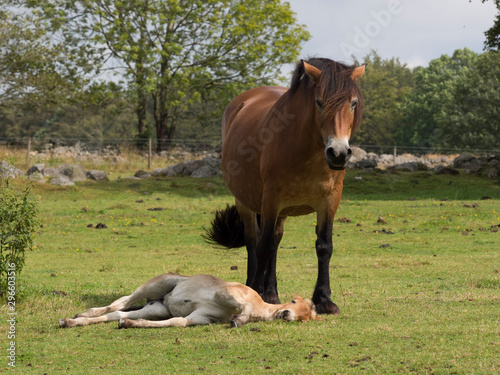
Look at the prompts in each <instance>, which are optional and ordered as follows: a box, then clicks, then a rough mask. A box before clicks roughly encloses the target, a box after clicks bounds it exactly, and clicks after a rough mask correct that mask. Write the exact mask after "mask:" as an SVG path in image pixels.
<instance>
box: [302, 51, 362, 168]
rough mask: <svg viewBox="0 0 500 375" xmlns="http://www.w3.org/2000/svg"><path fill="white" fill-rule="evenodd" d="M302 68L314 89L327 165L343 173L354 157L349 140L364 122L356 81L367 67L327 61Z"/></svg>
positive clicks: (316, 120) (315, 116)
mask: <svg viewBox="0 0 500 375" xmlns="http://www.w3.org/2000/svg"><path fill="white" fill-rule="evenodd" d="M302 64H303V72H305V74H307V76H308V77H309V80H310V83H309V87H310V88H311V89H313V88H314V91H313V90H311V91H313V92H314V98H311V100H314V104H313V105H314V107H315V108H314V119H315V123H316V125H317V127H318V128H319V131H320V133H321V137H322V138H323V142H324V144H325V157H326V162H327V164H328V167H330V169H333V170H343V169H344V168H345V165H346V163H347V161H348V160H349V159H350V158H351V155H352V150H351V148H350V146H349V140H350V139H351V136H352V135H353V133H354V131H355V130H356V129H357V127H358V126H359V123H360V121H361V111H362V97H361V92H360V90H359V87H358V85H357V82H356V81H357V80H358V79H359V78H360V77H361V76H362V75H363V73H364V72H365V66H366V65H361V66H359V67H357V68H356V67H353V66H346V65H343V64H340V63H336V62H334V61H332V60H327V59H311V60H310V63H307V62H305V61H302ZM313 64H314V65H316V66H314V65H313ZM311 83H312V86H311ZM311 105H312V103H311Z"/></svg>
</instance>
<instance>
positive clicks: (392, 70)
mask: <svg viewBox="0 0 500 375" xmlns="http://www.w3.org/2000/svg"><path fill="white" fill-rule="evenodd" d="M364 62H366V63H368V69H366V72H365V74H364V75H363V79H361V80H360V82H359V85H360V87H361V91H362V92H363V97H364V101H365V110H364V112H363V126H362V127H361V128H360V130H359V132H358V133H357V134H356V135H355V138H354V139H353V142H356V143H358V144H364V145H393V144H395V140H394V137H395V134H396V131H397V129H398V127H399V126H400V122H401V112H400V111H399V110H398V108H399V106H400V105H401V104H402V102H403V101H404V98H405V97H406V96H407V95H408V94H409V93H410V92H411V89H412V87H413V76H412V71H411V70H410V69H409V68H408V67H407V66H406V64H402V63H401V62H400V61H399V60H398V59H395V58H392V59H390V60H383V59H382V58H381V57H380V56H379V55H378V54H377V52H375V51H372V52H371V53H370V54H369V55H367V56H366V57H365V59H364ZM356 64H357V65H359V62H357V63H356Z"/></svg>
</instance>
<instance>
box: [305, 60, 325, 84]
mask: <svg viewBox="0 0 500 375" xmlns="http://www.w3.org/2000/svg"><path fill="white" fill-rule="evenodd" d="M302 64H303V65H304V70H305V71H306V74H307V75H308V76H309V78H311V79H312V80H313V82H314V83H315V84H316V85H317V84H319V79H320V77H321V70H319V69H318V68H316V67H315V66H312V65H311V64H308V63H306V62H305V61H304V60H302Z"/></svg>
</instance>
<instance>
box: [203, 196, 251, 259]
mask: <svg viewBox="0 0 500 375" xmlns="http://www.w3.org/2000/svg"><path fill="white" fill-rule="evenodd" d="M201 236H202V237H203V238H204V239H205V241H206V242H208V243H210V244H212V245H220V246H224V247H227V248H228V249H236V248H238V247H242V246H245V235H244V225H243V220H241V217H240V214H239V213H238V210H237V209H236V206H234V205H233V206H229V205H227V207H226V208H225V209H223V210H218V211H216V212H215V218H214V219H213V220H212V227H211V228H209V229H206V230H205V233H204V234H202V235H201Z"/></svg>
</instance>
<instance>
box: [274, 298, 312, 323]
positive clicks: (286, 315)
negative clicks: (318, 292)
mask: <svg viewBox="0 0 500 375" xmlns="http://www.w3.org/2000/svg"><path fill="white" fill-rule="evenodd" d="M275 319H283V320H288V321H291V320H298V321H301V322H307V321H308V320H316V319H319V318H318V317H317V316H316V309H315V307H314V304H313V303H312V302H311V301H310V300H304V299H303V298H302V297H301V296H299V295H297V296H295V298H294V299H293V300H292V301H291V302H288V303H285V304H284V305H282V307H281V308H280V309H279V310H278V312H277V314H276V316H275Z"/></svg>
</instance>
